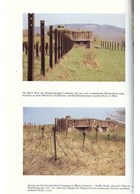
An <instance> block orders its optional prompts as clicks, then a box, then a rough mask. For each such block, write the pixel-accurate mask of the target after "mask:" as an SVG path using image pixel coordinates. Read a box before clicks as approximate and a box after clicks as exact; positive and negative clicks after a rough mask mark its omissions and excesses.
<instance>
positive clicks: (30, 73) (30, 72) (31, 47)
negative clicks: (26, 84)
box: [27, 13, 34, 81]
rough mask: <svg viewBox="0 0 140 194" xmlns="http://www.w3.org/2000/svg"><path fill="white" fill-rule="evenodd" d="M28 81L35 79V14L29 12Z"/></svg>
mask: <svg viewBox="0 0 140 194" xmlns="http://www.w3.org/2000/svg"><path fill="white" fill-rule="evenodd" d="M27 80H28V81H33V80H34V14H33V13H28V77H27Z"/></svg>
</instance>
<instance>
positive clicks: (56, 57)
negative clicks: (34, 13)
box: [54, 28, 58, 64]
mask: <svg viewBox="0 0 140 194" xmlns="http://www.w3.org/2000/svg"><path fill="white" fill-rule="evenodd" d="M57 45H58V31H57V28H56V29H55V48H54V50H55V52H54V56H55V59H54V62H55V64H56V63H57V62H58V61H57V60H58V52H57Z"/></svg>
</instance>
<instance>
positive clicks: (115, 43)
mask: <svg viewBox="0 0 140 194" xmlns="http://www.w3.org/2000/svg"><path fill="white" fill-rule="evenodd" d="M115 50H116V42H115Z"/></svg>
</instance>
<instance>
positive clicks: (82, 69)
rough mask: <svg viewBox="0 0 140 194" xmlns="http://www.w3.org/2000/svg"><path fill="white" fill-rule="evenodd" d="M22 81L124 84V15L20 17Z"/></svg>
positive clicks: (38, 14) (35, 14)
mask: <svg viewBox="0 0 140 194" xmlns="http://www.w3.org/2000/svg"><path fill="white" fill-rule="evenodd" d="M22 44H23V47H22V49H23V51H22V66H23V67H22V76H23V77H22V80H23V81H108V82H110V81H111V82H113V81H114V82H124V81H125V14H85V13H84V14H82V13H80V14H69V13H67V14H64V13H63V14H60V13H59V14H55V13H54V14H53V13H49V14H48V13H25V14H23V39H22Z"/></svg>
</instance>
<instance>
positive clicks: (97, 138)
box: [96, 128, 98, 143]
mask: <svg viewBox="0 0 140 194" xmlns="http://www.w3.org/2000/svg"><path fill="white" fill-rule="evenodd" d="M97 141H98V128H96V143H97Z"/></svg>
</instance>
